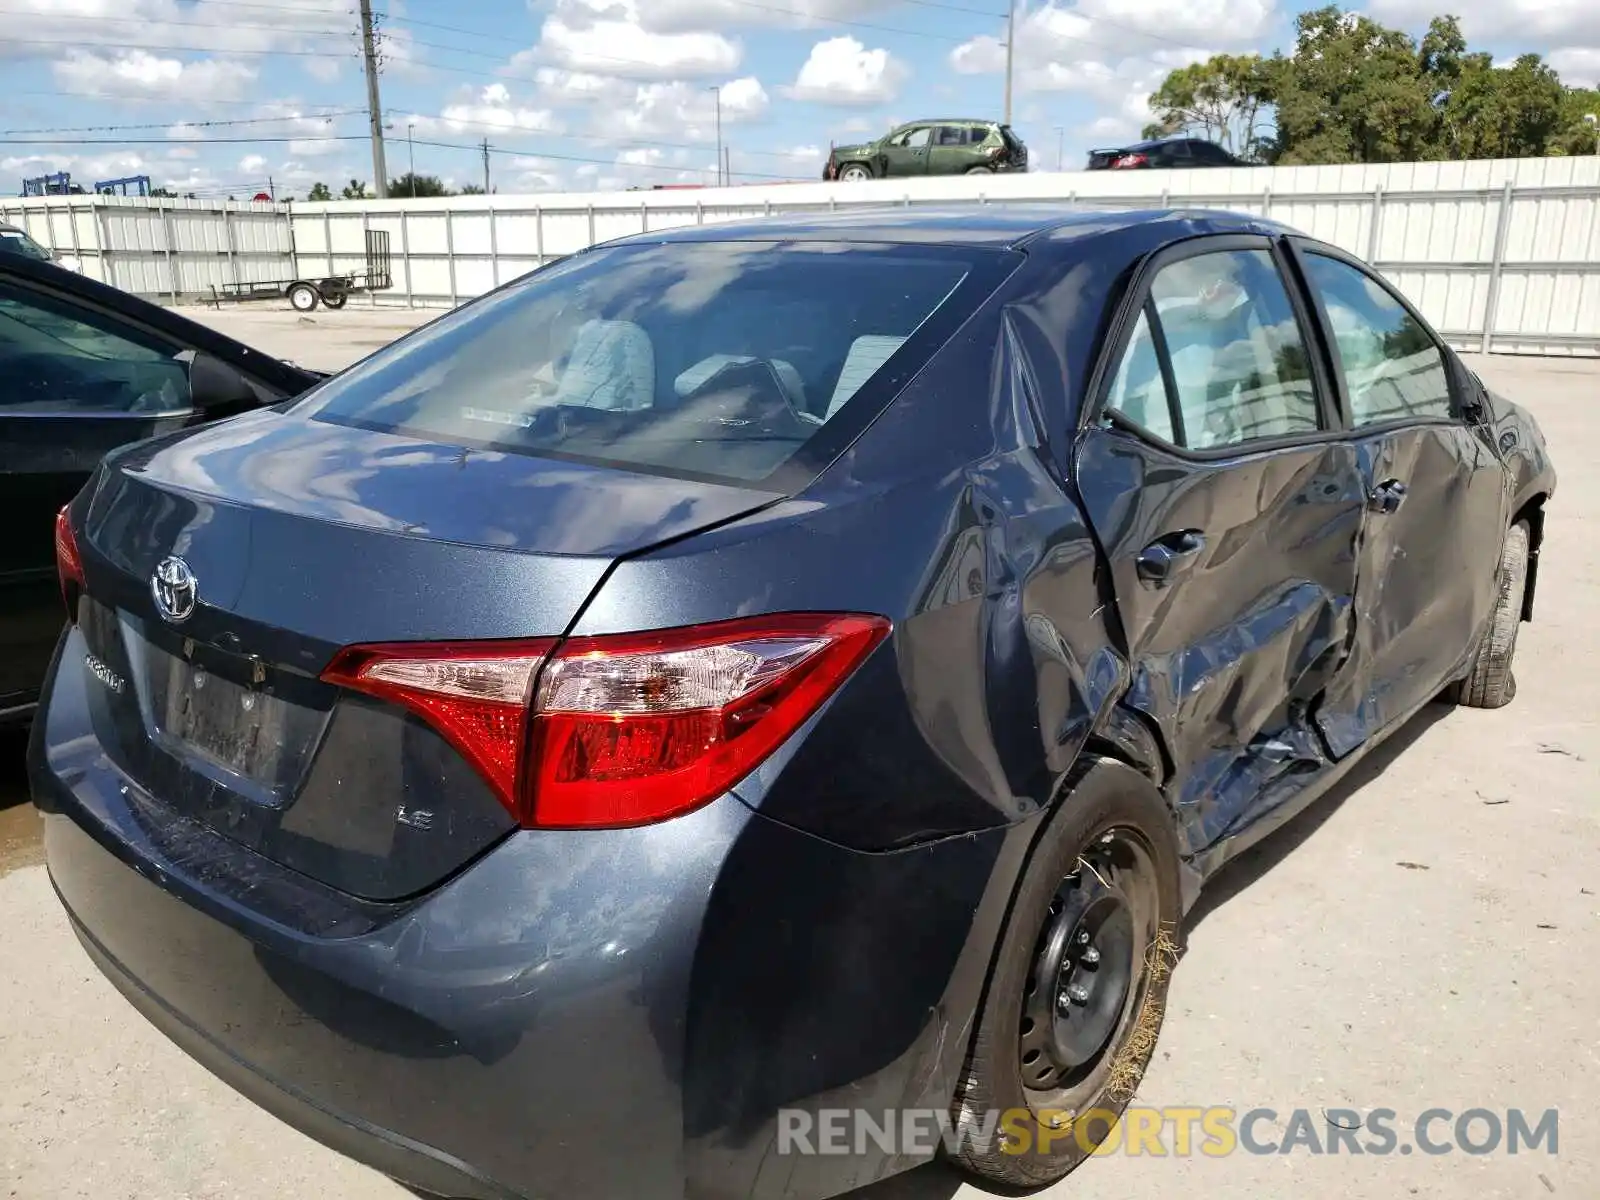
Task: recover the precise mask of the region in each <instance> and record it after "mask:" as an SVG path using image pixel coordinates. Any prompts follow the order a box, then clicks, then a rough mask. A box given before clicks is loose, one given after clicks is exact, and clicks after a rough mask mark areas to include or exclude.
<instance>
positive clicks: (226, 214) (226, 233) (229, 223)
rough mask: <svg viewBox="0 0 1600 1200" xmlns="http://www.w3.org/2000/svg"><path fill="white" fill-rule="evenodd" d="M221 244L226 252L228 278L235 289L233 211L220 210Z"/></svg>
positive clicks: (236, 260)
mask: <svg viewBox="0 0 1600 1200" xmlns="http://www.w3.org/2000/svg"><path fill="white" fill-rule="evenodd" d="M222 244H223V246H225V247H226V248H227V251H228V276H229V278H230V280H231V281H232V283H233V284H234V286H235V287H237V286H238V284H239V260H238V259H236V258H235V257H234V256H233V210H232V209H231V208H226V207H225V208H223V210H222Z"/></svg>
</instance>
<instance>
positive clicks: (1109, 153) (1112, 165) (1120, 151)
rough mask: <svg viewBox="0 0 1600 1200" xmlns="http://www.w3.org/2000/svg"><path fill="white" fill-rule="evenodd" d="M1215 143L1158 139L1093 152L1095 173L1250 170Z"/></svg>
mask: <svg viewBox="0 0 1600 1200" xmlns="http://www.w3.org/2000/svg"><path fill="white" fill-rule="evenodd" d="M1249 165H1250V164H1249V163H1247V162H1245V161H1244V160H1243V159H1240V158H1235V157H1234V156H1233V155H1232V154H1230V153H1229V152H1228V151H1226V150H1224V149H1223V148H1222V147H1221V146H1219V145H1217V144H1216V143H1215V142H1208V141H1206V140H1205V138H1195V137H1178V138H1158V139H1156V140H1155V141H1149V142H1135V143H1134V144H1133V145H1131V146H1119V147H1114V148H1112V149H1102V150H1091V151H1089V165H1088V169H1089V170H1091V171H1132V170H1144V169H1154V168H1181V167H1247V166H1249Z"/></svg>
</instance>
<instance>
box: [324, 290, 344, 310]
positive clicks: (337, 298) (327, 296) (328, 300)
mask: <svg viewBox="0 0 1600 1200" xmlns="http://www.w3.org/2000/svg"><path fill="white" fill-rule="evenodd" d="M349 299H350V293H349V292H331V291H330V292H323V293H322V302H323V303H324V304H326V305H327V306H328V307H329V308H343V307H344V306H345V302H346V301H348V300H349Z"/></svg>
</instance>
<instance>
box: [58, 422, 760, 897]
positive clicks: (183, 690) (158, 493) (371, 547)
mask: <svg viewBox="0 0 1600 1200" xmlns="http://www.w3.org/2000/svg"><path fill="white" fill-rule="evenodd" d="M773 499H775V497H773V496H772V495H770V494H768V493H765V492H760V491H754V490H749V489H745V488H739V487H733V486H727V485H723V484H714V483H702V482H690V481H684V480H680V479H675V478H666V477H659V476H652V475H645V474H636V473H633V472H629V471H623V470H618V469H612V468H607V467H601V466H594V465H588V464H579V463H569V462H563V461H557V460H553V459H549V458H541V457H533V456H529V455H526V454H510V453H499V452H494V451H486V450H476V449H466V448H463V447H460V446H455V445H449V444H444V443H434V442H426V441H419V440H417V439H414V438H409V437H402V436H398V435H394V434H388V433H379V432H374V431H370V430H364V429H359V428H352V427H349V426H344V425H334V424H328V423H324V422H319V421H313V420H307V419H304V418H301V417H297V416H295V415H292V414H284V413H278V412H273V411H270V410H269V411H264V412H259V413H253V414H249V415H247V416H244V417H241V418H239V419H237V420H234V421H230V422H226V423H224V424H221V425H216V426H211V427H208V428H205V429H202V430H198V431H193V432H190V433H187V434H183V435H179V436H176V437H172V438H166V439H158V440H156V441H153V442H147V443H144V444H141V445H139V446H136V447H133V448H132V449H130V450H128V451H125V452H122V453H120V454H117V455H114V456H113V457H112V458H111V459H109V460H108V461H107V463H106V465H105V466H104V467H103V468H102V469H101V470H100V472H99V473H98V474H97V475H96V477H95V478H94V480H93V481H92V482H91V484H90V486H89V488H88V489H86V492H85V494H84V496H82V497H81V498H80V499H79V501H78V502H77V503H76V505H75V510H76V519H77V522H78V524H79V529H80V531H81V532H80V534H79V544H80V548H81V551H82V555H83V558H84V567H85V573H86V576H87V594H86V596H85V597H84V599H83V600H82V601H81V602H80V606H79V624H80V627H81V629H82V632H83V635H84V638H85V641H86V649H87V651H88V659H87V660H86V662H85V664H84V668H85V669H86V670H87V671H88V672H89V674H90V676H91V679H90V682H89V688H90V696H91V703H90V707H91V716H92V719H93V720H94V722H95V728H96V732H97V734H98V735H99V738H100V741H101V742H102V744H103V745H104V746H105V748H106V751H107V753H108V755H110V756H111V758H112V759H113V760H114V761H115V762H116V763H117V765H118V766H119V768H120V769H122V770H123V771H124V772H125V773H126V774H127V775H129V777H130V778H132V779H133V780H134V781H135V782H137V783H138V784H139V785H140V786H142V787H144V788H145V789H147V790H148V791H150V793H151V794H152V795H154V796H156V797H157V798H158V799H159V800H161V801H162V802H164V803H166V804H168V805H170V806H171V807H173V808H174V809H176V810H178V811H179V812H181V813H182V814H183V815H185V816H186V817H189V818H191V819H194V820H197V821H201V822H204V823H206V824H208V825H210V826H212V827H213V828H215V829H216V830H218V831H219V832H221V833H223V834H225V835H227V836H228V837H230V838H233V839H235V840H237V841H240V842H242V843H244V844H246V845H248V846H249V847H251V848H252V849H254V850H255V851H257V852H258V853H260V854H262V855H264V856H266V857H268V858H271V859H273V860H274V861H276V862H279V863H281V864H283V865H286V866H289V867H291V868H293V869H295V870H299V871H302V872H304V873H305V874H308V875H311V876H313V877H315V878H317V879H319V880H321V881H322V882H324V883H327V884H329V885H331V886H334V887H336V888H339V889H341V890H343V891H346V892H349V893H352V894H354V895H358V896H362V897H366V898H369V899H375V900H395V899H399V898H402V897H405V896H408V895H411V894H413V893H416V892H419V891H422V890H424V889H426V888H428V887H430V886H432V885H434V884H436V883H437V882H438V881H440V880H441V879H443V878H445V877H446V876H448V875H449V874H451V873H452V872H453V871H455V870H456V869H457V868H459V867H460V866H461V865H462V864H464V863H465V862H467V861H469V860H470V859H472V858H473V857H475V856H476V855H477V854H479V853H480V852H481V851H482V850H483V849H485V848H486V847H487V846H488V845H490V844H492V843H493V841H495V840H496V839H497V838H498V837H500V836H501V835H502V834H503V833H505V832H506V831H508V830H509V829H511V828H512V827H513V822H512V820H511V818H510V816H509V814H508V813H507V812H506V811H505V809H504V808H502V807H501V805H500V804H499V802H498V801H497V800H496V799H495V797H494V795H493V793H492V791H491V790H490V788H489V786H488V785H487V784H486V783H485V782H484V781H483V779H482V778H481V777H480V776H479V775H478V774H477V772H476V771H475V770H473V768H472V767H471V766H470V765H469V764H468V763H467V762H466V761H465V760H464V759H462V758H461V756H460V755H459V754H457V753H456V752H455V750H453V749H452V748H451V747H450V746H449V745H448V744H447V743H446V742H445V741H444V740H443V738H441V737H440V736H439V735H438V734H436V733H435V732H434V731H433V730H432V729H431V728H429V727H428V726H426V725H425V724H423V723H422V722H421V721H420V720H418V719H416V718H414V717H411V716H408V715H406V714H405V713H404V712H403V711H402V710H401V709H399V708H398V707H395V706H393V705H390V704H387V703H384V702H382V701H378V700H374V699H371V698H368V697H364V696H359V695H357V694H355V693H352V692H348V691H345V690H343V689H340V688H337V687H335V686H332V685H330V684H327V683H324V682H322V681H321V680H320V679H319V674H320V672H321V671H322V670H323V668H324V667H326V666H327V664H328V662H329V661H330V660H331V659H332V657H333V655H334V653H335V652H336V651H337V650H338V649H339V648H341V647H343V646H346V645H350V644H354V643H372V642H410V641H462V640H477V639H497V638H535V637H553V636H556V635H559V634H561V633H563V632H564V631H565V630H566V629H567V628H568V627H569V626H570V625H571V623H572V621H573V620H574V618H575V617H576V616H577V614H578V612H579V610H580V609H581V608H582V606H583V604H584V603H585V601H586V600H587V599H588V597H589V596H590V594H591V593H592V592H593V591H594V589H595V588H596V586H597V585H598V584H599V583H600V581H601V579H602V578H603V577H604V575H605V573H606V571H607V569H608V568H609V567H610V565H611V564H612V563H613V562H615V561H616V559H617V558H618V557H620V556H622V555H625V554H629V553H632V552H635V551H639V550H642V549H645V548H646V547H648V546H651V545H654V544H657V543H659V542H662V541H666V540H669V539H673V538H677V537H681V536H684V535H685V534H689V533H692V532H694V531H695V530H697V529H701V528H705V527H706V526H708V525H712V524H716V523H719V522H722V521H726V520H729V519H732V518H734V517H737V516H739V515H741V514H744V513H748V512H751V511H753V510H755V509H757V508H760V507H762V506H764V505H765V504H767V503H770V502H771V501H772V500H773ZM174 559H176V560H181V568H179V567H174V566H172V565H171V563H172V560H174ZM163 564H167V565H166V566H163ZM158 568H159V570H158ZM164 605H165V608H163V606H164ZM191 606H192V611H189V612H188V613H187V614H186V615H185V614H184V613H183V611H182V610H183V609H184V608H185V607H191ZM63 669H68V664H65V663H64V664H63Z"/></svg>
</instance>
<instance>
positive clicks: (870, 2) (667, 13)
mask: <svg viewBox="0 0 1600 1200" xmlns="http://www.w3.org/2000/svg"><path fill="white" fill-rule="evenodd" d="M895 3H896V0H787V2H786V3H784V4H781V5H779V4H771V5H758V4H751V3H746V2H745V0H649V3H648V4H644V5H641V6H640V19H641V21H642V23H643V24H644V27H645V28H646V29H653V30H657V31H660V32H674V31H678V30H685V29H715V28H718V27H720V26H723V25H769V26H770V25H776V26H781V27H786V28H792V29H799V28H814V27H815V26H817V25H819V24H825V23H826V22H828V21H830V20H839V19H845V20H849V19H853V18H860V17H864V16H870V15H871V14H872V13H874V12H879V11H883V10H886V9H890V8H893V7H894V6H895ZM606 5H607V0H595V2H594V3H593V4H591V6H590V7H592V8H594V9H596V10H598V9H602V8H604V7H606Z"/></svg>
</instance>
